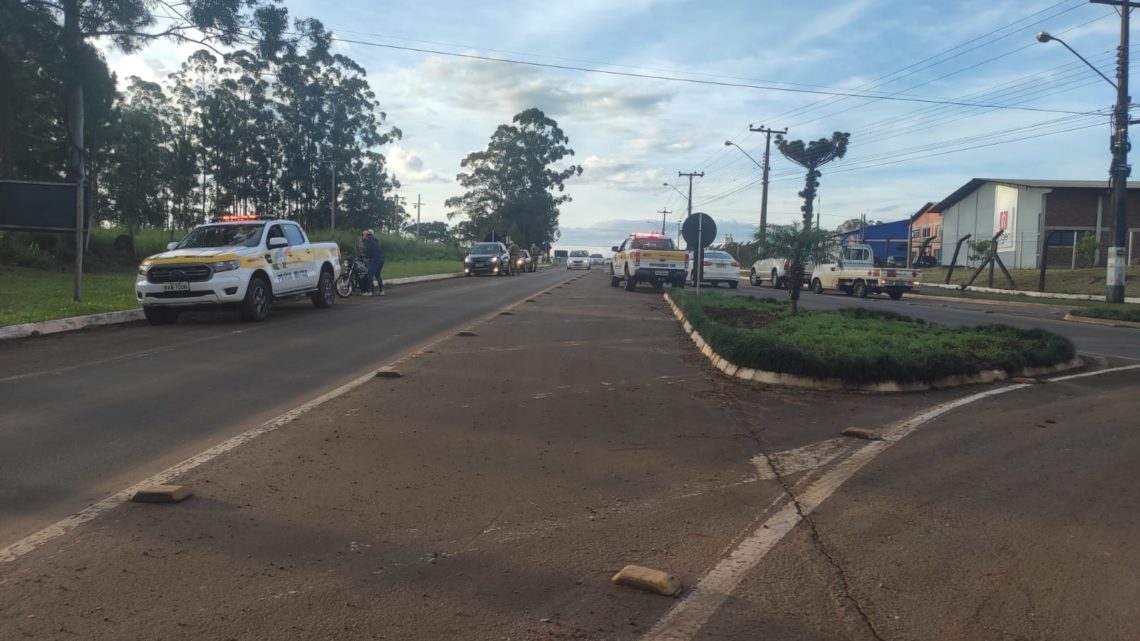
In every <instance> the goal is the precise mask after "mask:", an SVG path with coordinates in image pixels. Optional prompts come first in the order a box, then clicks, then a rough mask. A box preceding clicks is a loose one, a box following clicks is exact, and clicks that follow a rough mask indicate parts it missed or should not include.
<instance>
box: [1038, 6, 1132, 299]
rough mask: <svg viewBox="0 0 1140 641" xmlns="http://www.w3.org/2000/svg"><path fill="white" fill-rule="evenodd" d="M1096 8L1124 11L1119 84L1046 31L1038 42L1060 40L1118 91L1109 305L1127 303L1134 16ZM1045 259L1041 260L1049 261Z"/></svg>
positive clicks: (1107, 280)
mask: <svg viewBox="0 0 1140 641" xmlns="http://www.w3.org/2000/svg"><path fill="white" fill-rule="evenodd" d="M1092 2H1094V3H1096V4H1111V5H1116V6H1119V7H1120V48H1119V49H1118V50H1117V51H1118V55H1119V58H1118V61H1117V66H1116V82H1113V81H1112V80H1110V79H1109V78H1108V76H1106V75H1104V74H1103V73H1101V72H1100V70H1099V69H1097V68H1096V67H1094V66H1093V65H1092V63H1090V62H1089V61H1088V60H1085V57H1084V56H1082V55H1081V54H1079V53H1077V52H1076V51H1074V50H1073V48H1072V47H1070V46H1069V45H1068V44H1067V43H1066V42H1065V41H1064V40H1061V39H1060V38H1058V37H1056V36H1054V35H1050V34H1049V33H1047V32H1045V31H1042V32H1040V33H1038V34H1037V42H1049V41H1050V40H1056V41H1057V42H1060V43H1061V44H1062V45H1064V47H1065V48H1066V49H1068V50H1069V51H1070V52H1071V53H1072V54H1073V55H1074V56H1076V57H1078V58H1080V59H1081V62H1083V63H1085V64H1086V65H1088V66H1089V68H1090V69H1092V70H1093V71H1095V72H1096V73H1097V75H1099V76H1100V77H1101V78H1104V80H1105V82H1107V83H1108V84H1110V85H1112V88H1113V89H1115V90H1116V106H1115V108H1114V109H1113V113H1112V131H1113V136H1112V143H1111V144H1110V145H1109V149H1110V150H1111V151H1112V166H1111V167H1110V168H1109V172H1108V173H1109V176H1111V179H1110V183H1111V185H1112V208H1113V209H1114V210H1115V211H1116V217H1115V220H1116V223H1115V225H1114V226H1115V230H1114V233H1113V246H1112V247H1109V248H1108V260H1107V261H1106V268H1107V275H1106V276H1105V300H1106V301H1107V302H1109V303H1123V302H1124V271H1125V270H1124V268H1125V265H1126V263H1127V259H1126V258H1125V255H1124V241H1125V228H1126V227H1127V226H1128V175H1129V174H1131V173H1132V168H1131V167H1129V166H1128V146H1129V142H1128V124H1129V123H1128V101H1129V98H1128V14H1129V12H1130V7H1129V5H1130V1H1129V0H1092ZM1046 258H1047V257H1046V256H1044V255H1042V256H1041V260H1042V261H1044V260H1046Z"/></svg>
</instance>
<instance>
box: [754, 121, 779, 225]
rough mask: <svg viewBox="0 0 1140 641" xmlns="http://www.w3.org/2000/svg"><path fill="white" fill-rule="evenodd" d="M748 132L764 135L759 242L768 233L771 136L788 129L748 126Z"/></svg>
mask: <svg viewBox="0 0 1140 641" xmlns="http://www.w3.org/2000/svg"><path fill="white" fill-rule="evenodd" d="M748 131H755V132H758V133H762V134H764V181H763V185H764V186H763V188H762V190H761V192H760V240H764V235H765V234H766V233H768V168H769V167H770V166H771V162H770V161H771V156H772V134H779V135H781V136H782V135H784V134H786V133H788V128H787V127H784V129H783V131H776V130H775V129H765V128H764V125H760V126H759V127H753V126H752V125H748Z"/></svg>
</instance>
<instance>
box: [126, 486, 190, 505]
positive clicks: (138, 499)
mask: <svg viewBox="0 0 1140 641" xmlns="http://www.w3.org/2000/svg"><path fill="white" fill-rule="evenodd" d="M191 496H194V493H193V492H191V491H190V490H189V489H187V488H186V487H184V486H182V485H147V486H146V487H142V488H139V490H138V491H137V492H135V493H134V495H133V496H131V501H132V502H133V503H181V502H182V501H185V500H186V499H188V498H190V497H191Z"/></svg>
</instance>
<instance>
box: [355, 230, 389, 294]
mask: <svg viewBox="0 0 1140 641" xmlns="http://www.w3.org/2000/svg"><path fill="white" fill-rule="evenodd" d="M360 236H361V238H360V240H361V242H362V243H363V244H364V255H365V256H366V257H367V258H368V280H367V282H368V290H367V291H365V292H364V295H365V296H371V295H372V293H373V291H372V288H373V285H372V281H373V280H375V281H376V287H378V288H379V289H380V295H381V296H383V295H384V279H383V278H381V277H380V270H381V269H383V268H384V248H383V247H381V246H380V239H379V238H377V237H376V234H374V233H372V230H371V229H365V230H364V231H363V232H362V233H361V235H360Z"/></svg>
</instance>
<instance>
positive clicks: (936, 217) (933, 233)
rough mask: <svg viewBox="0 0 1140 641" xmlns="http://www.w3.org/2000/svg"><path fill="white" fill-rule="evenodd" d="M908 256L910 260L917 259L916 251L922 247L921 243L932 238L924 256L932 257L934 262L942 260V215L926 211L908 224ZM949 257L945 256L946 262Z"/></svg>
mask: <svg viewBox="0 0 1140 641" xmlns="http://www.w3.org/2000/svg"><path fill="white" fill-rule="evenodd" d="M910 229H911V232H910V255H911V259H912V260H913V259H914V258H917V257H918V250H919V249H920V248H921V247H922V243H923V241H925V240H926V239H927V238H932V240H931V241H930V244H929V245H928V246H927V250H926V255H928V256H933V257H934V258H935V259H936V260H938V261H939V262H941V260H942V237H943V235H944V234H943V231H942V214H940V213H938V212H936V211H927V212H923V213H922V214H920V215H918V216H917V217H915V219H914V220H913V221H911V223H910ZM949 259H950V257H949V256H947V257H946V260H949Z"/></svg>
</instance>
